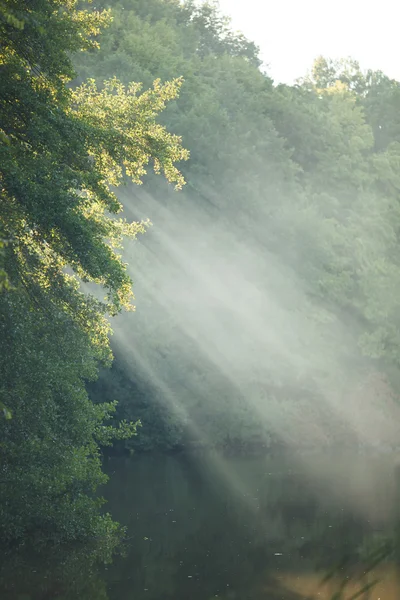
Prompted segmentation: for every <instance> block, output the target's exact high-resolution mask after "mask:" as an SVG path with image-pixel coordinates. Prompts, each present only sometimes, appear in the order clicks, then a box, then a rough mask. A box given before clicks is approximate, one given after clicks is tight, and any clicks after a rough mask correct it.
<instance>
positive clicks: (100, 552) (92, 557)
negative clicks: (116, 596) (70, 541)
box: [0, 542, 114, 600]
mask: <svg viewBox="0 0 400 600" xmlns="http://www.w3.org/2000/svg"><path fill="white" fill-rule="evenodd" d="M113 550H114V547H112V544H111V545H109V543H106V544H105V545H103V544H102V542H99V543H98V544H97V545H96V544H93V545H91V546H87V545H85V546H74V547H71V546H67V547H62V548H58V549H46V550H41V551H38V550H37V549H35V548H30V549H29V551H28V550H26V549H25V550H24V551H18V552H13V553H10V554H8V555H3V556H0V564H1V567H0V598H1V600H21V599H24V600H55V599H57V598H59V599H62V600H108V595H107V588H106V584H105V581H104V578H103V577H102V574H101V564H102V563H103V564H104V563H108V562H109V561H110V560H111V555H112V553H113Z"/></svg>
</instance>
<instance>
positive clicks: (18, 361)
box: [0, 0, 400, 545]
mask: <svg viewBox="0 0 400 600" xmlns="http://www.w3.org/2000/svg"><path fill="white" fill-rule="evenodd" d="M100 32H101V35H100ZM0 36H1V46H0V59H1V63H0V65H1V66H0V73H1V93H0V154H1V167H0V178H1V212H0V238H1V239H0V251H1V255H0V257H1V264H0V285H1V291H0V323H1V325H0V326H1V333H2V335H1V337H0V344H1V348H0V362H1V382H0V402H1V408H2V418H1V421H0V443H1V459H0V460H1V478H0V530H1V533H2V539H3V540H4V541H5V542H9V543H14V542H20V541H21V540H27V539H28V540H40V541H43V540H44V541H51V542H56V543H59V542H60V541H61V542H65V541H67V542H70V541H74V540H88V539H90V540H92V539H99V538H101V539H106V540H108V542H107V543H109V544H110V545H112V542H111V540H112V539H113V537H115V536H116V535H117V533H118V531H119V529H118V526H117V525H116V524H115V523H114V522H113V521H112V519H111V517H110V516H109V515H107V514H102V516H99V507H100V505H101V500H99V499H98V497H97V495H96V493H95V492H96V490H97V489H98V486H99V485H101V484H102V483H104V482H105V481H106V477H105V475H104V473H103V471H102V468H101V459H102V448H103V447H105V446H107V445H110V444H113V443H114V447H115V448H116V449H117V450H126V449H128V450H132V449H136V450H154V449H158V450H159V449H162V450H167V449H173V448H179V447H186V446H193V445H198V444H201V445H207V446H222V447H223V448H226V449H229V450H232V451H237V450H241V451H243V452H249V451H252V450H253V449H259V448H260V447H265V446H271V445H273V444H285V445H293V446H296V445H301V444H303V443H309V444H314V445H334V444H337V443H340V444H342V443H356V444H358V443H365V444H369V443H374V444H375V445H379V444H381V445H382V444H389V445H392V446H394V445H396V444H398V440H399V439H400V438H399V433H400V407H399V405H398V403H397V399H396V396H397V394H398V392H399V391H400V388H399V377H398V369H399V366H400V310H399V304H400V251H399V248H400V245H399V237H400V203H399V198H400V196H399V193H400V110H399V109H400V84H399V83H398V82H396V81H393V80H390V79H389V78H388V77H386V76H385V75H384V74H383V73H381V72H371V71H368V72H362V71H361V70H360V68H359V66H358V65H357V63H355V62H354V61H352V60H350V59H348V60H343V61H341V62H332V61H330V60H329V59H324V58H318V59H317V60H316V62H315V64H314V65H313V67H312V69H311V71H310V73H309V74H308V75H305V77H304V79H303V80H302V81H299V82H298V84H296V85H295V86H288V85H276V84H274V82H273V81H272V80H271V79H270V78H269V77H268V70H266V72H265V70H264V68H263V66H262V65H261V62H260V59H259V55H258V49H257V48H256V46H255V45H254V44H253V43H252V42H251V41H249V40H247V39H246V38H245V37H244V36H243V35H241V34H238V33H235V32H233V31H232V30H231V28H230V25H229V21H228V20H227V19H225V18H224V17H223V16H221V15H220V13H219V11H218V8H217V6H215V5H214V4H212V3H211V4H210V3H203V4H197V3H196V2H194V1H192V0H187V1H185V2H179V1H178V0H121V1H115V2H114V1H112V0H107V1H103V0H98V1H96V3H95V6H93V5H92V4H90V3H89V4H87V5H86V3H78V2H76V1H75V0H68V1H67V0H32V2H30V3H29V7H27V6H25V3H24V2H21V1H20V0H13V1H10V2H7V3H3V2H1V3H0ZM153 167H154V169H153ZM153 171H154V172H153ZM160 174H161V175H162V176H160ZM141 184H142V185H141ZM121 212H122V218H120V217H119V216H117V215H118V214H119V213H121ZM150 222H151V223H150ZM142 234H144V235H142ZM132 279H133V282H134V288H133V289H134V293H135V296H136V301H135V302H136V305H137V306H136V312H132V311H129V310H127V309H129V308H132V306H131V304H132V301H133V298H132V289H131V283H132ZM104 294H106V297H105V298H104ZM121 312H122V313H123V314H122V315H120V314H119V313H121ZM111 330H113V332H114V335H113V336H112V337H111V344H110V341H109V336H110V334H111ZM111 349H112V351H113V353H114V355H115V359H114V362H113V363H112V352H111ZM111 363H112V366H111ZM110 367H111V368H110ZM99 369H100V377H99V378H98V373H99ZM116 402H118V404H117V405H116ZM138 420H140V424H141V427H140V428H138V429H137V427H138Z"/></svg>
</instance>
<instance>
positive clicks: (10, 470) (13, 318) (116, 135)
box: [0, 0, 187, 541]
mask: <svg viewBox="0 0 400 600" xmlns="http://www.w3.org/2000/svg"><path fill="white" fill-rule="evenodd" d="M10 14H12V15H13V18H10V17H9V16H8V15H7V14H6V15H4V13H3V12H1V13H0V35H1V39H2V44H1V48H0V62H1V66H0V69H1V77H2V93H1V97H0V130H1V132H2V139H1V144H0V158H1V168H0V184H1V213H0V230H1V232H2V238H4V239H6V240H7V244H6V245H5V247H4V248H2V250H3V252H4V255H3V256H4V261H3V269H4V273H5V276H6V277H7V278H8V281H9V289H8V290H6V291H4V290H3V291H2V293H1V294H0V323H1V325H0V326H1V341H0V345H1V350H0V354H1V371H2V379H1V382H0V399H1V402H2V403H3V404H4V406H7V409H8V410H9V411H11V414H12V417H13V418H12V419H9V420H3V421H2V422H1V423H0V435H1V473H2V476H1V481H0V528H1V530H2V534H3V539H4V540H5V541H11V540H15V539H17V540H19V539H21V538H22V537H24V536H25V537H26V536H28V537H30V536H32V537H33V538H36V537H37V535H39V537H41V538H44V539H51V540H53V541H60V540H61V541H62V540H72V539H83V538H85V537H88V536H93V535H106V534H108V533H110V532H113V531H115V528H116V525H115V524H113V523H112V521H111V519H110V517H109V516H107V515H106V516H103V517H100V516H97V509H98V506H99V504H101V500H100V499H96V497H95V496H94V492H95V490H96V488H97V486H98V485H99V484H100V483H103V482H104V481H105V479H106V478H105V476H104V475H103V474H102V472H101V461H100V453H99V444H109V443H111V440H112V438H113V436H116V437H117V438H118V437H119V438H124V437H127V436H131V435H133V434H134V433H135V424H128V423H121V425H120V427H119V428H118V429H114V428H112V427H110V426H107V425H106V424H104V421H106V420H107V419H108V418H109V416H110V414H111V413H112V412H113V411H114V410H115V403H111V404H110V403H109V404H106V405H105V404H104V405H97V406H94V405H93V404H92V403H91V402H90V401H89V399H88V396H87V394H86V391H85V384H84V380H85V379H93V378H95V377H96V374H97V361H103V362H104V363H109V362H110V359H111V351H110V348H109V342H108V335H109V333H110V327H109V323H108V320H107V315H115V314H117V313H118V312H120V311H121V310H122V308H127V309H129V308H132V306H131V300H132V289H131V280H130V278H129V276H128V274H127V272H126V266H125V265H124V263H123V262H122V260H121V257H120V255H119V253H118V247H119V245H120V243H121V238H122V236H123V235H131V236H136V235H137V234H138V233H140V232H143V231H144V230H145V224H144V223H138V222H133V223H128V222H127V221H126V220H125V219H118V218H115V217H114V216H112V215H114V214H116V213H118V212H120V211H121V209H122V207H121V204H120V203H119V201H118V200H117V197H116V195H115V192H114V191H113V190H112V188H115V186H117V185H119V184H120V183H121V182H122V181H123V179H124V178H129V179H131V180H132V181H134V182H135V183H138V184H139V183H140V182H141V178H142V176H143V175H144V174H145V173H146V168H147V165H148V164H149V163H150V162H151V163H152V164H153V166H154V169H155V171H156V172H163V173H164V174H165V176H166V178H167V179H168V181H170V182H174V183H175V184H176V187H177V188H180V187H182V185H183V183H184V181H183V177H182V176H181V174H180V173H179V171H178V170H177V168H176V167H175V162H176V161H179V160H182V159H185V158H187V152H186V151H185V150H184V149H182V147H181V145H180V138H178V137H176V136H173V135H171V134H169V133H168V132H167V131H166V130H165V128H164V127H162V126H161V125H160V124H158V123H157V120H156V118H157V114H158V112H159V111H160V110H162V109H163V108H164V106H165V104H166V102H167V101H168V100H170V99H172V98H174V97H176V95H177V93H178V90H179V87H180V85H181V81H180V80H174V81H171V82H169V83H166V84H161V83H160V82H159V81H156V82H155V83H154V86H153V88H152V89H151V90H149V91H146V92H144V93H140V85H138V84H131V85H129V86H128V87H125V86H123V85H122V84H121V83H120V82H119V81H118V80H116V79H111V80H109V81H108V82H106V83H105V85H104V86H103V88H102V90H101V91H98V90H97V87H96V84H95V82H94V81H93V80H90V81H89V82H87V83H84V84H82V85H81V86H80V87H79V88H77V89H75V90H71V89H70V88H68V87H67V85H66V84H67V83H68V81H69V80H71V78H72V77H73V76H74V70H73V67H72V63H71V61H70V58H69V56H70V53H71V52H78V51H80V50H86V49H88V48H91V49H93V48H95V47H97V42H96V41H95V39H96V36H97V35H98V33H99V31H100V29H101V28H102V27H103V26H105V25H106V24H107V23H109V21H110V14H109V11H107V10H103V11H96V10H93V11H88V10H83V9H79V8H78V7H77V2H76V1H75V0H65V1H63V0H35V1H34V2H31V3H30V5H29V10H26V6H25V3H24V2H21V1H19V0H15V1H14V2H12V3H10ZM14 17H15V19H17V21H18V23H17V21H16V20H15V19H14ZM20 23H22V24H23V27H21V26H20ZM110 215H111V216H110ZM81 282H93V283H95V284H98V285H100V286H103V287H104V288H105V289H106V291H107V296H106V298H105V299H104V300H98V299H95V297H94V296H92V295H90V294H85V293H84V292H83V291H82V288H81V285H80V284H81Z"/></svg>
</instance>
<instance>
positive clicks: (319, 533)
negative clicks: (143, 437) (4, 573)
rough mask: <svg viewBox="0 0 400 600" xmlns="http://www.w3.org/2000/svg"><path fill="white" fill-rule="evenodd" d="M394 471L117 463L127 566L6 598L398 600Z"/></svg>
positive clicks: (331, 465) (206, 461)
mask: <svg viewBox="0 0 400 600" xmlns="http://www.w3.org/2000/svg"><path fill="white" fill-rule="evenodd" d="M396 460H397V459H396V457H393V456H370V455H369V456H366V455H360V454H357V455H355V454H351V455H349V454H348V453H347V454H344V453H343V454H338V453H332V452H330V453H329V452H319V453H315V452H314V453H311V452H308V453H304V452H303V453H298V452H286V453H280V454H279V455H277V456H269V457H248V458H238V457H223V456H222V455H220V454H218V453H217V452H204V453H200V454H183V453H182V454H176V455H142V456H134V457H132V458H129V459H128V458H127V459H123V458H113V459H110V460H109V461H108V462H107V471H108V472H109V474H110V482H109V484H108V485H107V486H106V488H105V490H104V493H105V496H106V497H107V499H108V505H107V510H110V511H111V513H112V514H113V516H114V518H115V519H117V520H118V521H120V522H121V523H123V524H125V525H126V526H127V528H128V537H129V539H128V543H127V545H126V550H125V553H124V556H122V557H118V558H117V559H115V560H114V562H113V564H111V565H108V566H107V567H106V568H105V569H104V570H102V571H101V572H96V574H95V575H93V573H91V575H90V576H89V571H88V572H87V573H85V572H84V565H83V566H82V569H81V571H82V570H83V575H82V573H80V575H79V576H78V575H76V574H74V572H73V570H72V571H71V572H69V573H67V579H68V578H69V579H68V580H69V583H70V585H69V586H67V588H68V589H66V587H65V584H63V586H61V587H59V588H57V587H54V586H53V587H51V586H50V585H49V586H48V589H47V588H46V586H44V587H43V585H41V584H42V583H43V577H49V574H48V572H47V573H46V575H41V574H40V568H38V567H37V566H36V567H35V569H33V568H32V567H28V566H26V569H31V572H34V573H35V574H36V579H32V580H31V583H30V584H29V590H28V593H27V590H26V587H27V584H26V585H25V588H23V585H22V583H23V582H22V581H18V582H15V585H14V587H13V588H12V593H11V588H10V585H9V587H8V591H7V593H5V592H4V591H3V593H1V594H0V598H1V599H2V600H3V598H4V599H7V600H8V599H9V598H13V599H16V600H17V599H18V600H28V599H35V600H36V599H37V600H45V599H50V598H63V599H67V598H68V599H69V598H71V599H72V598H75V599H76V600H87V599H88V598H90V599H96V600H106V599H107V600H211V599H214V598H220V599H221V600H222V599H224V600H235V599H236V600H304V599H309V598H315V599H318V600H332V599H333V598H334V597H335V596H334V595H335V594H339V592H340V593H341V595H336V600H350V599H355V598H361V599H363V598H365V599H367V598H368V600H378V599H380V600H398V599H399V598H400V583H399V577H398V575H399V573H400V571H399V570H398V569H397V566H396V565H397V563H396V562H395V558H393V557H391V558H387V559H386V560H384V557H383V556H380V555H379V552H380V548H381V546H382V544H383V543H384V544H386V540H388V539H393V536H394V535H395V534H396V531H397V522H398V510H397V507H398V504H399V502H398V498H399V494H398V484H397V483H396V477H395V473H396V469H395V466H396ZM377 552H378V554H376V553H377ZM374 553H375V554H374ZM75 567H76V568H78V561H75ZM75 567H74V568H75ZM68 568H69V569H70V568H71V567H68ZM38 570H39V572H38ZM329 573H330V577H329V578H326V575H327V574H329ZM50 578H51V577H50ZM324 578H325V579H326V581H323V579H324ZM28 579H29V578H28ZM64 579H65V577H64ZM22 580H23V578H22ZM34 581H36V582H37V583H36V584H35V583H34ZM36 585H37V589H36V588H35V586H36ZM369 586H370V587H369ZM368 587H369V590H368V591H365V592H363V593H361V590H362V589H363V588H365V590H366V589H367V588H368ZM44 588H46V589H44ZM46 590H47V591H46ZM357 594H358V595H357Z"/></svg>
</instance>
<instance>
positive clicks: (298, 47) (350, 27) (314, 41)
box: [220, 0, 400, 83]
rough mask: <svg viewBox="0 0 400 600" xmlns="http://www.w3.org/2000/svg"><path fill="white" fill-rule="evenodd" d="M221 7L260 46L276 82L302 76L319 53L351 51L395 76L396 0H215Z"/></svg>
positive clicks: (399, 70)
mask: <svg viewBox="0 0 400 600" xmlns="http://www.w3.org/2000/svg"><path fill="white" fill-rule="evenodd" d="M220 7H221V12H222V13H223V14H225V15H229V16H230V17H231V18H232V26H233V29H235V30H240V31H242V32H243V33H244V34H245V35H246V37H248V38H250V39H251V40H253V41H254V42H256V43H257V45H258V46H260V48H261V51H262V58H263V60H264V61H265V63H267V65H269V68H267V71H268V74H269V75H270V76H271V77H272V78H273V79H274V80H275V81H276V82H280V81H281V82H286V83H292V82H293V80H294V79H296V78H298V77H301V76H303V75H305V73H306V71H307V70H308V69H309V68H310V67H311V65H312V63H313V60H314V58H316V57H317V56H319V55H321V54H322V55H323V56H325V57H329V58H344V57H347V56H351V57H352V58H355V59H356V60H358V61H359V62H360V64H361V67H362V68H367V69H368V68H371V69H381V70H382V71H384V72H385V73H386V74H387V75H389V76H390V77H393V78H395V79H398V80H400V31H399V25H400V2H399V1H398V0H379V1H377V0H335V1H334V2H327V1H324V0H220Z"/></svg>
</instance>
